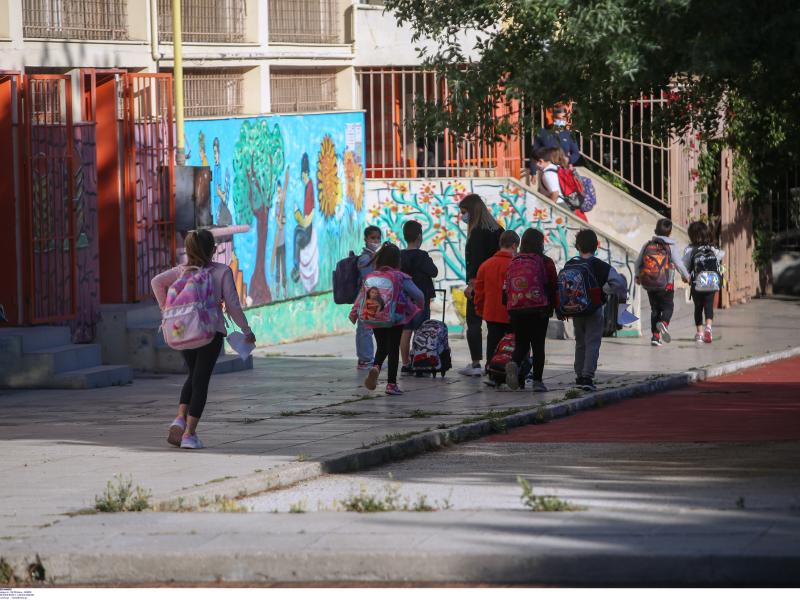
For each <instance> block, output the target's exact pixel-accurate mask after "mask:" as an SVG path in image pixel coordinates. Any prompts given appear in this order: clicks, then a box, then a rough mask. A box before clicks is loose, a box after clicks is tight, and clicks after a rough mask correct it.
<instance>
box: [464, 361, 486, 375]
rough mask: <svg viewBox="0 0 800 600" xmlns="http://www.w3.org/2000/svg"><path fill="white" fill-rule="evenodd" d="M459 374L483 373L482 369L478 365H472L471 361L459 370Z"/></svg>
mask: <svg viewBox="0 0 800 600" xmlns="http://www.w3.org/2000/svg"><path fill="white" fill-rule="evenodd" d="M459 373H460V374H461V375H466V376H467V377H480V376H481V375H483V369H482V368H481V366H480V365H478V366H477V367H474V366H472V363H470V364H468V365H467V366H466V367H464V368H463V369H461V370H460V371H459Z"/></svg>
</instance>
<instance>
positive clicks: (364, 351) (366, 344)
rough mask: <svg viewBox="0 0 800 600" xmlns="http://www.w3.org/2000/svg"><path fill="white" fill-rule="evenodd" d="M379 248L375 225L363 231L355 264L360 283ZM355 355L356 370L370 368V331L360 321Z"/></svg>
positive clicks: (378, 232)
mask: <svg viewBox="0 0 800 600" xmlns="http://www.w3.org/2000/svg"><path fill="white" fill-rule="evenodd" d="M380 247H381V230H380V228H379V227H376V226H375V225H370V226H369V227H367V228H366V229H365V230H364V249H363V250H362V251H361V254H360V255H359V257H358V263H357V265H358V272H359V273H360V275H361V281H362V282H363V281H364V277H366V276H367V275H369V274H370V273H371V272H372V271H373V268H372V267H373V265H372V260H373V259H374V258H375V253H376V252H377V251H378V249H379V248H380ZM356 354H357V355H358V363H357V365H356V368H358V369H359V370H364V369H369V368H371V367H372V356H373V347H372V330H370V329H368V328H367V327H365V326H364V324H363V323H361V321H359V322H358V324H357V325H356Z"/></svg>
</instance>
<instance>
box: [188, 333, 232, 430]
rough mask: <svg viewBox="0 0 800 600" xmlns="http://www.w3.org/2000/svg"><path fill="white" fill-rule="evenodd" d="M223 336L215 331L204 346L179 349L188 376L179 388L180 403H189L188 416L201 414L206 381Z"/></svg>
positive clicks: (198, 416) (204, 403)
mask: <svg viewBox="0 0 800 600" xmlns="http://www.w3.org/2000/svg"><path fill="white" fill-rule="evenodd" d="M224 337H225V336H223V335H222V334H221V333H219V332H217V335H215V336H214V339H213V340H211V341H210V342H209V343H208V344H206V345H205V346H202V347H200V348H195V349H193V350H181V354H182V355H183V359H184V360H185V361H186V365H187V366H188V367H189V376H188V377H187V378H186V382H185V383H184V384H183V389H182V390H181V404H188V405H189V416H191V417H195V418H197V419H199V418H200V417H201V416H202V415H203V409H204V408H205V406H206V398H207V397H208V382H209V381H211V373H212V372H213V371H214V365H216V364H217V358H219V352H220V350H222V340H223V338H224Z"/></svg>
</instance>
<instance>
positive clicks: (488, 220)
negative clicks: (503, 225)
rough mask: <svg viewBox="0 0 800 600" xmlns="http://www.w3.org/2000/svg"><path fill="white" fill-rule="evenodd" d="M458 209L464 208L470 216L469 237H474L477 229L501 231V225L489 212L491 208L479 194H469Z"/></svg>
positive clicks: (459, 204)
mask: <svg viewBox="0 0 800 600" xmlns="http://www.w3.org/2000/svg"><path fill="white" fill-rule="evenodd" d="M458 207H459V208H463V209H464V210H465V211H467V214H468V215H469V223H468V224H467V236H469V235H472V232H473V231H474V230H475V229H476V228H480V229H488V230H489V231H497V230H498V229H500V224H499V223H498V222H497V221H495V219H494V217H493V216H492V213H490V212H489V208H488V207H487V206H486V204H485V203H484V201H483V199H482V198H481V197H480V196H478V194H468V195H467V196H465V197H464V199H463V200H462V201H461V202H459V203H458Z"/></svg>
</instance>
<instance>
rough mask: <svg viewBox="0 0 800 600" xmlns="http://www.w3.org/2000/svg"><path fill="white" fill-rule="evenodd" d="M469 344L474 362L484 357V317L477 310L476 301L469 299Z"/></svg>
mask: <svg viewBox="0 0 800 600" xmlns="http://www.w3.org/2000/svg"><path fill="white" fill-rule="evenodd" d="M467 346H469V355H470V358H471V359H472V362H479V361H480V360H481V358H483V354H482V352H483V348H482V346H483V319H481V318H480V317H479V316H478V313H476V312H475V303H474V302H473V301H472V300H467Z"/></svg>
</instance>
